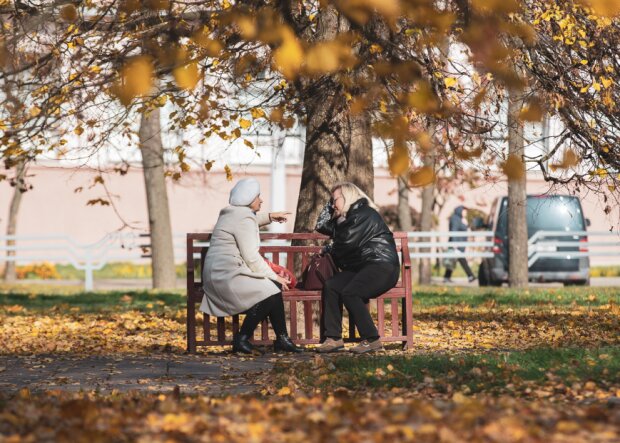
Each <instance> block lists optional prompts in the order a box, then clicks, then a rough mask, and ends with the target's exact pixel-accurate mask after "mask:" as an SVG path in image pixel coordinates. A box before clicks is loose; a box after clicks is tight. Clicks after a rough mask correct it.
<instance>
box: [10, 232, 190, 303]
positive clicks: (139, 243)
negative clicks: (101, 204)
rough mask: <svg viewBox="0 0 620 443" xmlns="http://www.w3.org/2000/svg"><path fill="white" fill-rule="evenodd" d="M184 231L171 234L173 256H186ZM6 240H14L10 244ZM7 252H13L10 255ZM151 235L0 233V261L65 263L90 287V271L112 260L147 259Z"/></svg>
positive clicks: (92, 273) (88, 289)
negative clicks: (85, 238) (93, 237)
mask: <svg viewBox="0 0 620 443" xmlns="http://www.w3.org/2000/svg"><path fill="white" fill-rule="evenodd" d="M184 239H185V235H183V234H177V235H174V240H173V246H174V250H175V254H174V256H175V259H177V260H183V259H184V258H185V243H184ZM9 242H14V243H13V244H9ZM9 252H11V253H12V254H11V255H9ZM149 253H150V238H149V236H148V235H143V234H136V233H120V232H117V233H113V234H107V235H106V236H104V237H103V238H102V239H101V240H99V241H97V242H95V243H80V242H77V241H75V240H74V239H73V238H72V237H71V236H69V235H66V234H57V235H10V236H0V262H2V261H4V262H8V261H12V262H15V263H16V264H26V263H36V262H50V263H68V264H71V265H72V266H73V267H74V268H75V269H77V270H80V271H84V289H86V290H87V291H91V290H92V289H93V283H94V279H93V275H94V272H95V271H99V270H101V269H102V268H103V267H104V266H105V265H106V264H107V263H109V262H111V261H133V262H136V261H140V260H148V258H149V256H148V254H149Z"/></svg>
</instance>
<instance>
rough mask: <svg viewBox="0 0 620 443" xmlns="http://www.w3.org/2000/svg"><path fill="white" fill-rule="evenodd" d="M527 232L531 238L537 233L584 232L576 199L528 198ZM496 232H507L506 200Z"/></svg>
mask: <svg viewBox="0 0 620 443" xmlns="http://www.w3.org/2000/svg"><path fill="white" fill-rule="evenodd" d="M526 218H527V230H528V235H529V236H530V237H531V236H532V235H533V234H534V233H535V232H537V231H543V230H544V231H585V224H584V218H583V213H582V211H581V204H580V203H579V199H578V198H577V197H572V196H564V195H551V196H542V197H535V196H528V197H527V214H526ZM497 232H498V233H501V234H504V235H505V234H506V233H507V232H508V198H507V197H504V198H503V199H502V203H501V207H500V211H499V217H498V221H497Z"/></svg>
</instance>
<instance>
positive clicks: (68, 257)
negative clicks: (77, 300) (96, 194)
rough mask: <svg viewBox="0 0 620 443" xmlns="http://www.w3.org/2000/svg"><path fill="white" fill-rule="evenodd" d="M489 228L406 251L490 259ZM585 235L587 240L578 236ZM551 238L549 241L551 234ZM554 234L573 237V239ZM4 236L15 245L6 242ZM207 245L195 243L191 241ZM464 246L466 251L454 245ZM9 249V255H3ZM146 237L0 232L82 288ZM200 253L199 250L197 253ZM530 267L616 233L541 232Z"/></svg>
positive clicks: (430, 235)
mask: <svg viewBox="0 0 620 443" xmlns="http://www.w3.org/2000/svg"><path fill="white" fill-rule="evenodd" d="M493 235H494V233H493V232H492V231H466V232H419V231H415V232H409V233H408V238H409V252H410V254H411V258H412V259H423V258H428V259H434V258H439V259H443V258H491V257H493V255H494V253H493V252H492V247H493V246H494V244H493ZM586 236H587V239H588V241H580V239H581V238H584V239H585V237H586ZM449 237H461V238H462V240H460V241H453V242H450V241H448V239H449ZM551 237H555V239H551V240H549V238H551ZM557 237H572V239H573V240H574V241H570V240H568V241H567V240H560V239H558V238H557ZM591 237H603V238H605V240H604V241H590V240H589V239H590V238H591ZM173 238H174V241H173V245H174V256H175V259H176V260H177V261H179V262H184V261H185V258H186V251H185V248H186V243H185V239H186V235H185V234H180V233H179V234H174V236H173ZM8 241H13V242H14V244H12V245H8V244H7V242H8ZM276 243H277V244H287V242H286V241H283V240H268V241H266V242H264V244H265V245H267V244H269V245H273V244H276ZM201 245H202V246H207V245H208V243H197V244H196V245H195V246H201ZM560 246H561V247H575V248H579V249H580V250H579V251H558V250H557V248H558V247H560ZM459 247H464V248H465V251H460V250H459V249H458V248H459ZM9 252H11V253H13V255H7V254H8V253H9ZM149 254H150V238H149V236H148V235H144V234H137V233H113V234H108V235H106V236H104V237H103V238H102V239H101V240H99V241H97V242H95V243H79V242H77V241H75V240H74V239H73V238H72V237H71V236H69V235H65V234H60V235H31V236H22V235H14V236H0V262H3V261H4V262H6V261H13V262H16V263H18V264H25V263H36V262H50V263H57V264H59V263H68V264H71V265H73V267H75V268H76V269H78V270H82V271H84V288H85V289H86V290H88V291H90V290H92V289H93V285H94V272H95V271H98V270H101V269H102V268H103V267H104V266H105V265H106V264H107V263H109V262H112V261H131V262H138V261H143V262H145V263H148V262H149V261H150V255H149ZM195 255H196V256H199V255H200V254H195ZM528 255H529V260H528V267H529V266H532V265H533V264H534V263H535V262H536V260H538V259H540V258H549V257H551V258H555V257H560V258H578V257H593V256H617V257H620V237H619V236H618V234H617V233H613V232H584V231H539V232H537V233H535V234H534V235H533V236H532V237H531V238H530V239H529V243H528Z"/></svg>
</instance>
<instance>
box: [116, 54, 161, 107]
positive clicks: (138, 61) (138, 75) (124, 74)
mask: <svg viewBox="0 0 620 443" xmlns="http://www.w3.org/2000/svg"><path fill="white" fill-rule="evenodd" d="M153 72H154V69H153V60H152V59H151V57H149V56H146V55H143V56H138V57H134V58H132V59H130V60H129V61H127V63H125V65H124V66H123V67H122V68H121V72H120V79H119V81H118V82H117V83H116V84H115V85H114V87H113V89H112V92H113V93H114V94H115V95H116V96H117V97H118V98H119V100H120V101H121V103H123V104H124V105H126V106H127V105H129V104H130V103H131V100H132V99H133V98H134V97H138V96H143V95H146V94H148V93H149V92H151V89H152V86H153Z"/></svg>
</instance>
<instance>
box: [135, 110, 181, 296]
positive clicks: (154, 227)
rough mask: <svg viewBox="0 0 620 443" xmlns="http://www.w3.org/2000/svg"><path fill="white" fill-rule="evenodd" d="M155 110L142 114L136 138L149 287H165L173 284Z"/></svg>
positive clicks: (168, 211)
mask: <svg viewBox="0 0 620 443" xmlns="http://www.w3.org/2000/svg"><path fill="white" fill-rule="evenodd" d="M159 112H160V111H159V108H156V109H153V110H152V111H151V112H150V113H144V114H142V119H141V121H140V130H139V137H140V147H141V151H142V166H143V168H144V185H145V188H146V201H147V206H148V216H149V231H150V233H151V256H152V259H151V266H152V270H153V288H160V289H168V288H174V286H175V283H176V272H175V268H174V247H173V243H172V227H171V223H170V209H169V207H168V193H167V191H166V180H165V175H164V173H165V171H164V149H163V146H162V140H161V128H160V120H159V119H160V115H159Z"/></svg>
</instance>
